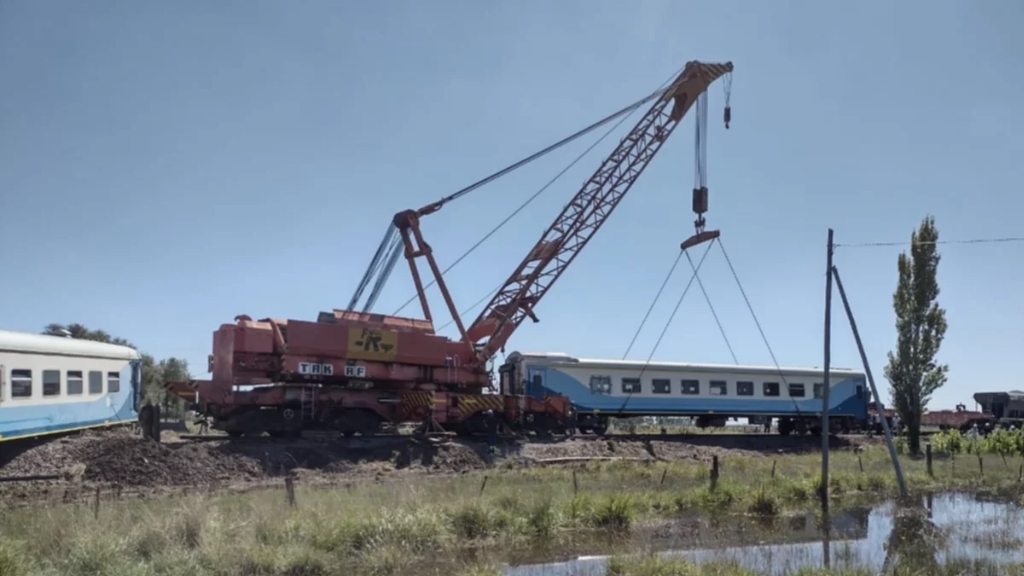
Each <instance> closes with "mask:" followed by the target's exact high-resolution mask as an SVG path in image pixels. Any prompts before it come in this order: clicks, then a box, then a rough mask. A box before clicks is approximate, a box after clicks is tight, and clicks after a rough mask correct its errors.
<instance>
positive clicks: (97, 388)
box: [89, 370, 103, 394]
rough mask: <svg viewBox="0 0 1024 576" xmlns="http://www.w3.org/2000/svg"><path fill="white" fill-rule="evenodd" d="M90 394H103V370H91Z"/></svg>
mask: <svg viewBox="0 0 1024 576" xmlns="http://www.w3.org/2000/svg"><path fill="white" fill-rule="evenodd" d="M89 394H103V372H100V371H99V370H92V371H91V372H89Z"/></svg>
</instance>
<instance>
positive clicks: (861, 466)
mask: <svg viewBox="0 0 1024 576" xmlns="http://www.w3.org/2000/svg"><path fill="white" fill-rule="evenodd" d="M857 466H859V467H860V471H861V472H863V471H864V459H863V458H861V457H860V454H857Z"/></svg>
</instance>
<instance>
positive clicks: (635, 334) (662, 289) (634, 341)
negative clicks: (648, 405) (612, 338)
mask: <svg viewBox="0 0 1024 576" xmlns="http://www.w3.org/2000/svg"><path fill="white" fill-rule="evenodd" d="M683 252H685V250H680V251H679V254H677V255H676V259H675V260H674V261H673V262H672V267H671V268H669V270H668V274H667V275H666V276H665V280H664V281H662V283H661V288H658V293H657V294H655V295H654V300H652V301H651V305H650V306H649V307H648V308H647V313H646V314H644V319H643V320H641V321H640V326H639V327H638V328H637V329H636V332H634V333H633V339H632V340H630V341H629V346H627V347H626V352H625V353H624V354H623V355H622V359H623V360H625V359H626V357H627V356H629V351H630V350H632V349H633V344H635V343H636V339H637V337H638V336H640V332H641V331H642V330H643V329H644V324H647V319H648V318H650V316H651V311H653V310H654V305H655V304H657V303H658V300H659V299H660V298H661V293H662V292H664V291H665V286H667V285H668V281H669V279H670V278H672V273H673V272H675V271H676V266H678V265H679V260H681V259H682V257H683ZM705 254H706V253H705ZM687 258H689V255H687ZM690 263H691V264H693V262H692V261H691V262H690ZM693 272H694V274H696V273H697V269H696V268H694V269H693Z"/></svg>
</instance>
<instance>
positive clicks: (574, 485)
mask: <svg viewBox="0 0 1024 576" xmlns="http://www.w3.org/2000/svg"><path fill="white" fill-rule="evenodd" d="M579 491H580V485H579V483H578V482H577V481H576V470H575V469H573V471H572V495H573V496H575V495H576V494H578V493H579Z"/></svg>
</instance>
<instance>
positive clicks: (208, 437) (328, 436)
mask: <svg viewBox="0 0 1024 576" xmlns="http://www.w3.org/2000/svg"><path fill="white" fill-rule="evenodd" d="M928 434H930V433H927V432H924V431H922V433H921V435H922V436H926V435H928ZM834 436H835V437H838V438H856V437H862V436H865V435H864V434H837V435H834ZM456 437H457V436H456V435H455V434H454V433H441V434H439V433H433V434H429V435H427V436H426V439H427V440H430V441H443V440H447V439H454V438H456ZM464 438H465V439H466V440H475V441H480V442H484V441H486V439H487V437H486V436H485V435H474V436H470V437H464ZM499 438H500V439H502V440H510V439H516V440H520V441H525V442H531V443H545V444H546V443H560V442H573V441H579V442H597V441H621V442H642V441H645V440H658V441H674V442H686V441H696V442H700V443H701V444H713V443H714V440H719V441H720V442H721V443H722V444H731V443H737V442H750V441H757V440H763V441H766V442H772V441H774V442H800V441H801V440H804V441H807V442H810V441H813V440H820V436H812V435H801V436H796V435H792V436H780V435H779V434H778V433H767V434H766V433H721V432H704V433H701V432H694V433H674V434H659V433H651V434H606V435H604V436H597V435H592V434H576V435H573V436H550V437H536V436H511V435H504V436H499ZM177 439H178V440H181V441H184V442H226V441H231V442H245V443H254V442H256V443H258V442H295V441H299V440H307V441H322V442H323V441H329V442H335V443H340V444H356V445H360V444H367V443H374V442H387V441H395V440H423V439H424V437H422V436H415V435H412V434H375V435H372V436H352V437H344V436H341V435H339V434H334V433H306V434H304V435H303V436H302V437H301V438H298V437H292V438H272V437H269V436H240V437H235V438H232V437H230V436H227V435H224V434H204V435H200V434H184V435H180V436H177ZM709 441H711V442H709Z"/></svg>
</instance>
